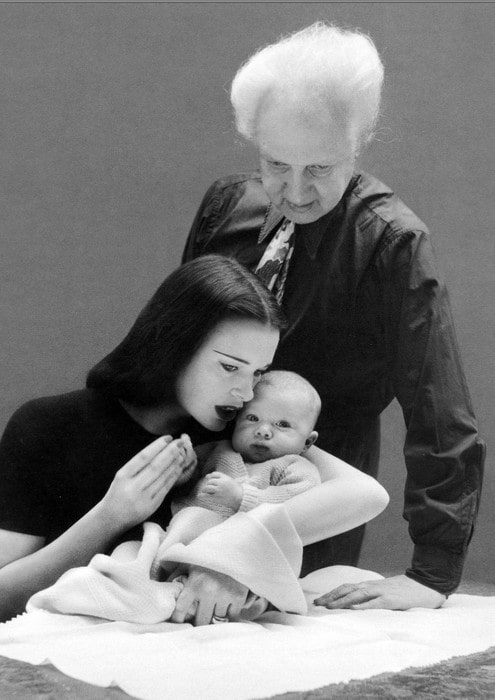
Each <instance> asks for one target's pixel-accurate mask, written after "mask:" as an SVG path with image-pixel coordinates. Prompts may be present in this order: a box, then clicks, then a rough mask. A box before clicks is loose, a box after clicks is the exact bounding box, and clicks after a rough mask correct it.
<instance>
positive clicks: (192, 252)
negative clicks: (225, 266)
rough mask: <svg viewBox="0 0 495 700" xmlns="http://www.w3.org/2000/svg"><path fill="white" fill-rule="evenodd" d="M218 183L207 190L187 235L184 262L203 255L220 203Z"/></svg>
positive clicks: (183, 255)
mask: <svg viewBox="0 0 495 700" xmlns="http://www.w3.org/2000/svg"><path fill="white" fill-rule="evenodd" d="M218 200H219V195H218V184H217V182H214V183H213V184H212V185H211V186H210V187H209V188H208V190H207V192H206V194H205V196H204V197H203V200H202V202H201V204H200V206H199V209H198V211H197V213H196V216H195V217H194V221H193V223H192V226H191V230H190V231H189V235H188V237H187V241H186V245H185V247H184V252H183V253H182V263H186V262H189V260H193V259H194V258H196V257H198V255H201V253H202V250H201V249H202V248H203V247H204V242H206V241H207V240H208V237H209V232H210V230H211V227H212V226H213V223H214V221H215V218H216V217H215V212H216V208H217V205H218Z"/></svg>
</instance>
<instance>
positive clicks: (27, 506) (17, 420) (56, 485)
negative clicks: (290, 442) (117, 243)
mask: <svg viewBox="0 0 495 700" xmlns="http://www.w3.org/2000/svg"><path fill="white" fill-rule="evenodd" d="M283 326H284V321H283V318H282V315H281V312H280V309H279V307H278V305H277V303H276V302H275V299H274V297H273V296H272V295H271V293H270V292H269V291H268V290H267V289H266V288H265V287H264V286H263V284H262V283H261V282H259V281H258V279H257V278H256V277H255V276H254V275H253V274H251V273H250V272H249V271H247V270H246V269H245V268H244V267H243V266H242V265H240V264H239V263H237V262H236V261H234V260H230V259H228V258H224V257H221V256H216V255H212V256H205V257H202V258H199V259H198V260H195V261H192V262H190V263H188V264H186V265H184V266H182V267H180V268H178V269H177V270H176V271H175V272H173V273H172V274H171V275H170V276H169V277H168V278H167V279H166V280H165V281H164V282H163V284H162V285H161V286H160V287H159V289H158V290H157V292H156V293H155V294H154V296H153V297H152V299H151V300H150V301H149V303H148V304H147V305H146V306H145V308H144V309H143V311H142V312H141V314H140V315H139V316H138V318H137V320H136V322H135V323H134V325H133V327H132V328H131V330H130V332H129V333H128V335H127V336H126V337H125V338H124V340H123V341H122V343H120V345H119V346H118V347H117V348H116V349H115V350H113V352H111V353H110V354H109V355H108V356H107V357H106V358H104V359H103V360H102V361H101V362H100V363H98V364H97V365H96V366H95V367H94V368H93V369H92V370H91V371H90V372H89V375H88V378H87V385H86V388H85V389H82V390H79V391H74V392H71V393H69V394H64V395H60V396H52V397H45V398H41V399H36V400H33V401H30V402H28V403H27V404H24V405H23V406H22V407H21V408H20V409H18V411H16V413H15V414H14V415H13V416H12V418H11V420H10V421H9V423H8V425H7V427H6V429H5V432H4V435H3V438H2V440H1V442H0V528H1V529H0V619H1V620H6V619H9V618H10V617H11V616H12V615H14V614H16V613H18V612H20V611H22V610H23V608H24V606H25V603H26V601H27V599H28V598H29V597H30V596H31V595H32V594H33V593H35V592H36V591H38V590H40V589H42V588H46V587H47V586H49V585H51V584H52V583H53V582H54V581H55V580H56V579H57V578H58V577H59V576H60V575H61V574H62V573H63V572H65V571H67V570H68V569H69V568H72V567H75V566H82V565H85V564H87V563H88V561H89V560H90V559H91V557H92V556H93V555H94V554H96V553H98V552H104V551H107V550H108V549H109V548H110V547H111V545H112V544H113V543H114V542H115V540H116V539H117V538H119V537H122V536H123V535H124V533H125V532H126V531H128V530H129V529H131V528H132V527H134V526H136V525H138V524H139V523H142V522H143V521H144V520H147V519H149V518H151V517H152V519H153V520H155V521H156V522H159V523H160V524H161V525H162V526H166V524H167V523H168V520H169V519H170V501H171V499H172V496H171V495H170V490H171V489H172V487H173V486H174V484H175V483H176V481H177V479H178V477H179V476H180V475H181V474H182V471H183V468H184V467H185V466H186V465H188V464H189V463H190V461H191V450H192V447H191V440H190V438H189V436H192V439H193V441H194V442H195V443H196V442H198V441H200V440H203V441H204V440H205V439H206V437H208V439H210V440H211V433H210V434H209V435H208V436H207V433H206V431H212V432H214V433H219V432H221V431H222V430H223V429H224V428H225V427H226V426H227V425H228V423H229V421H231V420H232V419H233V418H234V417H235V415H236V412H237V411H238V410H239V409H240V408H241V407H242V405H243V403H244V402H245V401H248V400H250V399H251V398H252V395H253V386H254V384H255V383H256V381H257V378H258V377H259V376H261V374H262V373H263V372H264V371H266V370H267V369H268V367H269V365H270V363H271V361H272V358H273V355H274V353H275V350H276V347H277V344H278V341H279V335H280V330H281V329H282V328H283ZM204 429H206V431H205V430H204ZM186 431H187V434H186ZM174 435H175V436H180V437H176V438H175V439H173V438H172V436H174ZM307 456H308V458H309V459H311V460H312V461H313V462H314V463H315V464H316V466H317V467H318V468H319V470H320V472H321V477H322V481H323V482H324V483H323V484H322V485H321V486H318V487H316V488H315V489H312V490H311V491H310V492H307V493H306V494H301V495H300V497H297V498H294V499H292V501H290V502H289V503H288V504H287V509H288V512H289V516H290V517H291V519H292V520H293V523H294V525H295V527H296V529H297V531H298V533H299V535H300V537H301V539H302V541H303V543H309V542H314V541H316V540H318V539H320V538H322V537H328V536H329V535H331V534H335V533H336V532H341V531H342V530H345V529H348V528H350V527H354V526H355V525H357V524H360V523H362V522H364V521H366V520H369V519H370V518H371V517H374V516H375V515H377V514H378V513H379V512H380V511H381V510H382V509H383V507H384V506H385V505H386V502H387V496H386V494H385V492H384V491H383V489H382V488H381V487H380V486H379V485H378V484H377V483H376V482H375V481H374V480H373V479H371V478H370V477H367V476H365V475H362V474H360V473H359V472H357V471H356V470H354V469H353V468H352V467H350V466H348V465H346V464H345V463H343V462H341V461H340V460H338V459H336V458H333V457H331V456H330V455H328V454H326V453H323V452H321V450H317V449H316V448H311V449H310V450H309V451H308V454H307ZM122 465H123V466H122ZM245 595H246V590H245V589H244V587H242V586H240V585H239V584H237V583H236V582H235V581H233V580H232V579H229V578H228V577H226V576H222V575H220V574H214V573H213V572H208V571H205V570H191V571H190V573H189V579H188V584H187V585H186V588H185V589H184V592H183V594H182V595H181V597H180V599H179V600H178V603H177V608H176V614H175V617H174V619H175V620H176V621H179V622H180V621H182V620H183V619H184V617H185V615H186V614H187V611H188V609H189V607H190V606H191V604H192V603H195V602H197V603H198V604H197V613H196V618H195V623H196V624H208V623H209V622H210V621H211V619H212V616H213V613H214V611H215V609H216V610H217V613H218V611H219V610H220V609H222V610H224V611H227V610H229V609H230V610H236V609H238V608H239V605H240V604H241V602H242V599H243V597H244V598H245Z"/></svg>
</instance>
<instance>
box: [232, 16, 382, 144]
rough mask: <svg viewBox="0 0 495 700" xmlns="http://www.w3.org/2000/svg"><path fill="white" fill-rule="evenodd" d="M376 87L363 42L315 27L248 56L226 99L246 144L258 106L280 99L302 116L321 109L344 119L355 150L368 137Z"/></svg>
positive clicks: (377, 65)
mask: <svg viewBox="0 0 495 700" xmlns="http://www.w3.org/2000/svg"><path fill="white" fill-rule="evenodd" d="M382 83H383V65H382V62H381V60H380V57H379V55H378V51H377V49H376V47H375V45H374V43H373V41H372V40H371V39H370V38H369V37H368V36H366V35H364V34H362V33H361V32H359V31H348V30H344V29H340V28H339V27H335V26H333V25H329V24H327V23H325V22H315V23H314V24H312V25H310V26H309V27H306V28H305V29H301V30H300V31H297V32H295V33H293V34H290V35H289V36H286V37H283V38H282V39H280V41H278V42H277V43H275V44H270V45H269V46H266V47H264V48H262V49H260V50H258V51H257V52H256V53H255V54H253V56H251V58H249V59H248V60H247V61H246V63H244V64H243V65H242V66H241V68H240V69H239V70H238V72H237V74H236V76H235V77H234V80H233V82H232V87H231V95H230V97H231V101H232V106H233V108H234V115H235V120H236V126H237V130H238V132H239V133H240V134H241V135H242V136H244V137H245V138H246V139H248V140H254V141H255V140H256V126H257V117H258V114H259V112H260V107H261V105H262V103H263V101H264V100H265V99H266V98H267V97H273V96H277V95H281V96H286V97H288V98H289V99H290V101H291V104H292V105H294V104H295V105H297V107H298V109H299V108H300V109H301V112H302V114H308V113H309V114H312V113H320V114H321V111H322V109H326V110H327V114H328V115H329V117H333V118H336V117H337V118H340V119H344V120H345V124H346V128H347V130H348V136H349V138H350V140H351V142H353V143H354V145H355V147H356V149H358V148H359V146H360V145H361V144H364V143H366V142H367V141H369V140H371V138H372V137H373V130H374V127H375V124H376V121H377V118H378V112H379V108H380V95H381V88H382Z"/></svg>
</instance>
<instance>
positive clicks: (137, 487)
mask: <svg viewBox="0 0 495 700" xmlns="http://www.w3.org/2000/svg"><path fill="white" fill-rule="evenodd" d="M191 451H192V446H191V441H190V439H189V437H188V436H187V435H182V436H181V437H180V438H177V439H176V440H173V439H172V437H171V436H170V435H165V436H162V437H159V438H158V439H157V440H155V441H154V442H152V443H151V444H149V445H147V446H146V447H145V448H144V449H143V450H141V452H138V454H137V455H135V456H134V457H133V458H132V459H131V460H129V462H127V464H125V465H124V466H123V467H122V468H121V469H119V471H118V472H117V473H116V474H115V477H114V479H113V481H112V483H111V484H110V487H109V489H108V491H107V493H106V494H105V496H104V498H103V500H102V501H101V502H100V504H99V505H100V507H101V508H102V509H103V511H104V513H105V516H106V517H107V518H109V519H110V522H111V523H112V524H113V525H114V526H117V527H119V526H120V527H122V528H129V527H133V526H134V525H137V524H138V523H141V522H143V521H144V520H146V519H147V518H149V517H150V515H152V514H153V513H154V512H155V511H156V509H157V508H158V507H159V506H160V505H161V503H162V501H163V499H164V498H165V496H166V495H167V493H168V492H169V491H170V489H171V488H172V486H173V485H174V484H175V482H176V481H177V478H178V477H179V475H180V474H181V473H182V471H183V469H184V467H185V466H186V465H187V464H188V463H189V462H190V460H191V454H190V453H191Z"/></svg>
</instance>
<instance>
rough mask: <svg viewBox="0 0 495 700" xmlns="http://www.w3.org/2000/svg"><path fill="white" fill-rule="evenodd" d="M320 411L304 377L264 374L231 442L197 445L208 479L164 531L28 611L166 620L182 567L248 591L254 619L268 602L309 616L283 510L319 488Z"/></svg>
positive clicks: (43, 596) (79, 572)
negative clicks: (219, 576) (313, 452)
mask: <svg viewBox="0 0 495 700" xmlns="http://www.w3.org/2000/svg"><path fill="white" fill-rule="evenodd" d="M319 410H320V399H319V396H318V394H317V393H316V391H315V390H314V388H313V387H312V386H311V385H310V384H309V383H308V382H307V381H306V380H304V379H303V378H302V377H300V376H299V375H296V374H294V373H292V372H282V371H277V372H269V373H267V374H266V375H264V376H263V377H262V379H261V380H260V382H259V383H258V384H257V385H256V387H255V390H254V397H253V399H252V401H250V402H249V403H247V404H246V405H245V406H244V407H243V409H242V411H241V413H240V414H239V416H238V418H237V421H236V425H235V428H234V433H233V436H232V443H231V444H230V443H228V442H227V441H222V442H220V443H217V444H211V445H209V446H204V447H200V448H198V457H199V462H198V467H197V469H196V472H198V471H199V473H200V474H202V478H201V479H200V480H199V481H198V483H196V484H195V485H194V488H193V490H192V491H191V493H190V494H189V495H188V496H186V497H185V498H182V499H180V500H178V501H176V502H175V503H174V504H173V512H174V517H173V518H172V520H171V522H170V525H169V527H168V528H167V531H166V532H165V531H164V530H163V529H162V528H161V527H160V526H159V525H157V524H156V523H151V522H148V523H145V524H144V536H143V540H142V542H125V543H123V544H121V545H119V546H118V547H117V548H116V549H115V550H114V551H113V552H112V554H111V555H110V556H107V555H104V554H97V555H95V556H94V557H93V559H92V560H91V561H90V563H89V565H88V566H86V567H78V568H75V569H71V570H69V571H67V572H66V573H65V574H63V575H62V576H61V577H60V579H59V580H58V581H57V582H56V583H55V584H54V585H53V586H51V587H50V588H47V589H45V590H42V591H39V592H38V593H36V594H35V595H34V596H32V597H31V599H30V600H29V601H28V604H27V607H26V609H27V610H28V611H29V610H33V609H37V608H41V609H45V610H49V611H51V612H58V613H66V614H78V615H91V616H94V617H101V618H105V619H109V620H122V621H127V622H138V623H144V624H150V623H155V622H162V621H164V620H167V619H169V618H170V616H171V615H172V613H173V611H174V608H175V601H176V599H177V596H178V595H179V592H180V590H181V588H182V586H183V577H182V576H181V575H179V576H178V577H175V578H174V579H173V580H166V581H164V580H163V579H164V578H166V577H167V576H168V575H169V574H170V573H171V572H173V571H174V570H175V569H176V568H177V565H180V564H183V565H197V566H202V567H204V568H206V569H210V570H214V571H217V572H219V573H223V574H226V575H228V576H230V577H232V578H234V579H235V580H237V581H238V582H240V583H242V584H243V585H245V586H247V587H248V588H249V590H250V594H249V596H248V598H247V600H246V603H245V613H246V616H247V617H249V619H253V618H254V617H256V616H257V614H261V613H262V612H263V611H264V610H265V609H266V607H267V604H268V602H269V603H271V604H272V605H273V606H274V607H276V608H278V609H279V610H285V611H290V612H297V613H304V612H305V611H306V602H305V599H304V595H303V593H302V590H301V588H300V585H299V583H298V580H297V576H298V574H299V571H300V567H301V561H302V545H301V541H300V539H299V537H298V535H297V532H296V531H295V529H294V527H293V525H292V523H291V521H290V519H289V517H288V515H287V513H286V511H285V508H284V507H283V505H281V504H282V503H283V502H284V501H285V500H287V499H288V498H290V497H292V496H294V495H296V494H297V493H302V492H303V491H305V490H307V489H309V488H311V487H312V486H314V485H316V484H318V483H320V477H319V473H318V470H317V468H316V467H315V466H314V465H313V464H312V463H311V462H310V461H309V460H307V459H306V458H304V457H303V456H302V454H303V453H304V452H305V451H306V450H307V449H308V448H309V447H310V446H311V445H312V444H313V443H314V442H315V440H316V438H317V436H318V434H317V433H316V431H315V430H314V425H315V423H316V419H317V417H318V414H319ZM188 473H189V474H190V473H191V472H190V471H189V472H188ZM277 504H278V505H277ZM230 516H232V517H230Z"/></svg>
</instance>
